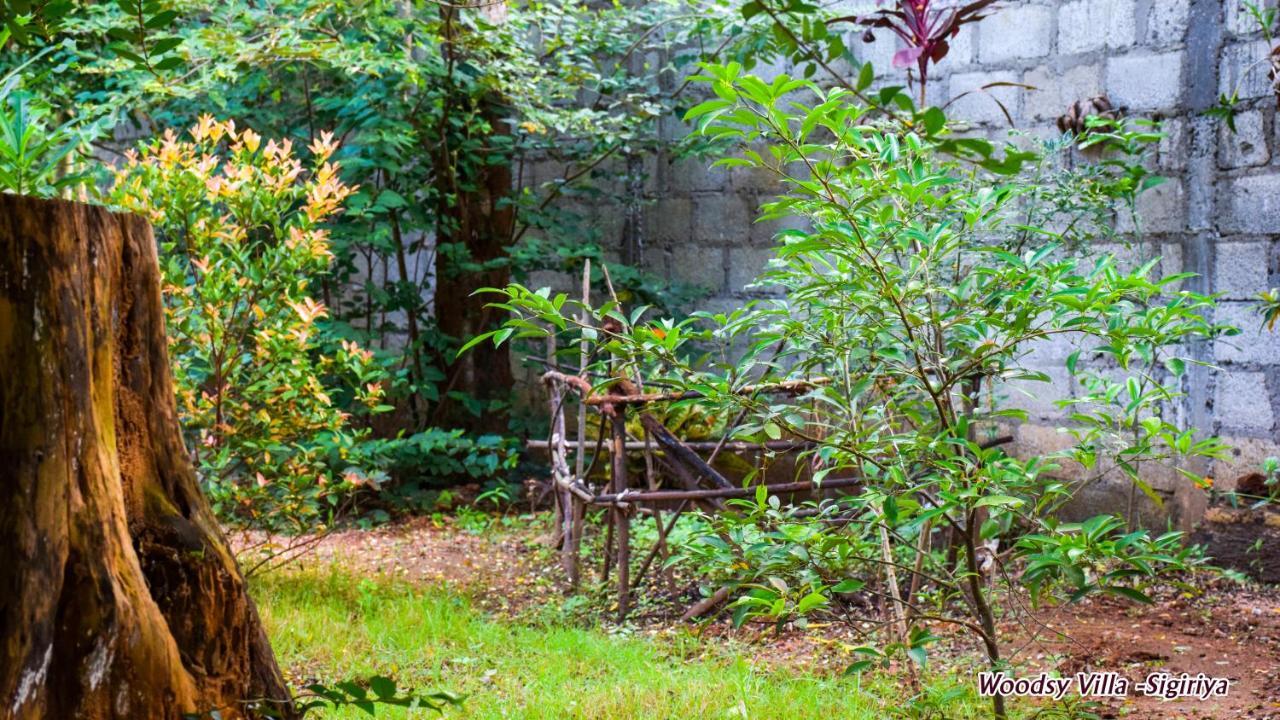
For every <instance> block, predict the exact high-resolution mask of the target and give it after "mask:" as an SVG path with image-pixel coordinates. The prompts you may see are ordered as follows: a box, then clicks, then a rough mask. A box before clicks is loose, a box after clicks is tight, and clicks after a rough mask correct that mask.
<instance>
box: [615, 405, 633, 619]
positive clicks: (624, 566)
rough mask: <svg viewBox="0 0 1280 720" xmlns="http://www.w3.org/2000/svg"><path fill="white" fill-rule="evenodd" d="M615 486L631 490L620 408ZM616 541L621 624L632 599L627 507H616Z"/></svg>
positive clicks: (624, 416) (624, 422)
mask: <svg viewBox="0 0 1280 720" xmlns="http://www.w3.org/2000/svg"><path fill="white" fill-rule="evenodd" d="M612 419H613V447H612V448H611V454H612V456H613V473H612V474H613V477H612V480H613V483H612V488H611V489H612V490H613V492H614V493H616V494H621V493H623V492H624V491H626V490H627V487H628V485H629V483H628V480H627V449H626V445H627V414H626V408H622V407H619V408H617V409H616V412H615V413H614V416H613V418H612ZM610 513H611V514H612V515H613V526H614V533H613V534H614V538H615V540H616V541H617V543H618V553H617V557H618V622H622V621H623V620H625V619H626V617H627V606H628V605H629V604H630V600H631V587H630V585H629V583H630V582H631V567H630V565H631V516H630V514H629V513H628V512H627V510H626V509H625V508H621V507H617V506H615V507H613V508H612V509H611V510H610Z"/></svg>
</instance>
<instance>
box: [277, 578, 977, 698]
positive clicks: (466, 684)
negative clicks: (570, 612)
mask: <svg viewBox="0 0 1280 720" xmlns="http://www.w3.org/2000/svg"><path fill="white" fill-rule="evenodd" d="M254 595H255V597H256V598H257V600H258V603H259V607H260V609H261V611H262V614H263V618H264V620H265V622H266V625H267V630H268V633H269V634H270V636H271V640H272V644H273V645H274V647H275V650H276V654H277V657H278V659H279V661H280V663H281V665H282V666H283V667H284V668H286V671H287V672H288V673H289V674H291V675H292V676H293V677H292V680H293V681H294V682H310V681H311V680H312V679H320V680H322V681H324V682H330V683H332V682H335V681H340V680H346V679H355V678H365V677H368V676H371V675H375V674H385V675H390V676H392V677H394V678H395V679H396V680H397V681H398V682H399V684H400V685H401V687H414V688H417V689H421V690H427V689H438V688H444V689H448V690H451V691H454V692H457V693H461V694H464V695H466V696H467V698H466V701H465V703H464V705H463V707H461V708H459V709H453V710H451V711H449V712H448V713H447V717H466V718H530V719H532V718H546V719H548V720H560V719H563V718H598V719H604V718H680V719H682V720H684V719H690V718H739V719H742V718H769V719H772V718H788V719H796V718H823V719H824V720H834V719H836V718H859V719H861V718H867V719H868V720H878V719H879V718H882V717H886V715H887V714H888V713H889V712H890V711H891V710H893V709H900V708H901V707H902V705H903V702H904V700H905V694H904V693H903V688H901V687H900V686H899V685H898V683H896V682H895V681H894V680H892V679H890V678H882V679H875V680H873V679H871V678H866V679H864V680H861V681H860V680H858V679H853V678H832V677H814V676H806V675H802V674H794V673H790V672H777V671H768V670H764V669H761V668H759V667H757V666H756V665H755V664H754V663H753V662H752V660H751V657H750V652H751V649H750V648H749V647H746V648H741V649H740V651H735V650H733V649H730V648H728V647H727V646H724V645H723V644H713V643H712V642H711V641H707V642H703V641H700V640H698V639H696V638H694V637H692V636H691V635H689V634H688V633H684V632H680V633H675V634H674V635H675V637H664V638H652V637H648V636H637V637H629V636H625V635H610V634H607V633H605V632H603V631H600V630H587V629H579V628H570V627H557V626H541V625H539V626H529V625H523V624H519V623H515V622H511V621H504V620H500V619H494V618H490V617H488V616H486V615H485V614H484V613H482V612H481V611H478V610H476V609H474V608H473V607H472V606H471V604H470V602H469V601H468V600H467V599H466V597H464V596H463V595H461V594H459V593H456V592H453V591H451V590H449V589H448V588H444V587H439V586H429V587H422V586H419V587H414V586H412V585H409V584H407V583H404V582H396V581H390V580H376V581H375V580H372V579H359V578H357V577H355V576H353V575H350V574H346V573H344V572H343V571H339V570H330V571H327V572H320V571H315V570H311V571H290V572H282V573H278V574H274V575H271V576H268V577H264V578H258V579H255V580H254ZM549 601H551V602H558V601H559V598H556V597H551V598H549ZM934 682H935V684H936V685H937V687H936V688H935V689H934V690H933V691H932V693H931V694H935V695H936V694H942V693H946V692H947V691H948V690H954V688H955V686H956V681H955V679H954V678H938V679H936V680H935V681H934ZM985 707H986V706H985V704H979V703H978V702H977V699H976V698H972V697H966V698H963V699H961V700H960V701H959V704H958V705H956V704H953V705H950V706H948V707H947V711H946V713H945V716H946V717H949V718H961V717H983V716H984V715H983V713H982V712H981V711H982V710H985ZM417 714H418V715H419V716H421V717H428V716H429V714H428V713H427V712H425V711H419V713H417ZM322 716H323V717H367V716H366V715H364V714H363V713H362V712H361V711H360V710H357V709H354V708H347V709H345V710H343V711H341V712H333V713H330V714H328V715H322ZM378 716H379V717H384V716H385V717H404V711H403V710H400V709H380V710H379V712H378Z"/></svg>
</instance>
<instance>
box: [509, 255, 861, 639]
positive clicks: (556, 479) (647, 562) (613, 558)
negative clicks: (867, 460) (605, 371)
mask: <svg viewBox="0 0 1280 720" xmlns="http://www.w3.org/2000/svg"><path fill="white" fill-rule="evenodd" d="M601 270H602V274H603V275H604V277H605V282H606V284H607V285H608V286H609V287H608V290H609V294H610V296H611V297H613V295H614V293H613V288H612V282H611V279H610V278H609V274H608V268H607V267H605V266H601ZM590 283H591V265H590V263H589V262H588V263H586V264H585V265H584V267H583V272H582V305H583V311H582V313H581V314H580V316H579V318H578V322H579V323H580V324H581V325H582V327H590V325H589V323H590V322H591V315H590V313H589V312H588V311H587V308H589V307H590V298H591V287H590ZM614 299H615V301H616V297H615V298H614ZM604 329H605V330H610V328H609V327H608V325H607V323H606V327H605V328H604ZM576 345H577V346H576V347H568V348H557V347H556V343H555V339H554V338H550V339H548V342H547V348H546V357H545V358H543V359H540V362H541V364H542V365H544V367H546V368H547V370H546V371H545V372H544V373H543V374H542V382H543V384H544V385H545V386H546V391H547V411H548V413H549V418H550V432H549V433H548V436H547V437H546V438H545V439H536V440H530V441H528V443H527V447H529V448H530V449H535V450H545V451H547V454H548V456H549V459H550V465H551V481H552V495H553V497H554V498H555V505H556V514H555V518H556V520H555V528H554V529H553V531H552V533H551V542H552V544H553V545H554V546H555V547H557V549H558V550H559V554H560V563H561V566H562V568H563V569H564V572H565V576H566V578H567V579H568V582H569V585H570V588H572V589H576V588H577V587H578V586H579V584H580V582H581V574H582V567H583V558H582V547H583V542H582V538H583V532H584V529H585V527H586V524H587V523H586V520H587V517H588V515H587V511H588V510H589V509H590V508H599V509H601V510H603V511H604V517H605V519H606V520H607V524H606V525H605V526H604V528H603V530H604V531H605V539H604V557H603V558H602V561H603V562H602V564H601V566H600V569H601V577H602V578H603V579H604V580H605V581H608V580H610V579H613V580H614V582H615V583H616V587H617V604H618V619H619V621H620V622H621V621H623V620H625V618H626V616H627V613H628V612H629V610H630V608H631V606H632V601H631V600H632V591H633V585H634V584H638V583H640V582H644V581H645V578H646V576H652V575H653V574H654V573H656V574H657V575H658V576H659V577H660V578H661V577H666V578H667V581H668V582H670V577H669V575H667V574H666V572H665V571H664V564H665V563H664V562H659V563H657V564H656V565H655V564H654V560H655V559H657V558H658V557H659V556H661V557H662V559H663V560H664V561H665V560H666V558H667V556H668V548H667V542H668V535H669V534H670V533H671V531H672V529H673V528H674V527H675V524H676V522H677V520H678V519H679V517H680V516H681V515H682V514H683V513H684V512H686V511H687V510H688V509H689V508H691V507H693V506H698V507H701V508H704V509H707V510H710V511H716V510H720V509H723V508H724V502H725V500H728V499H732V498H748V497H754V496H755V494H756V492H757V488H758V487H759V485H760V484H764V483H762V482H757V483H756V484H752V485H749V486H743V485H741V484H739V483H736V482H735V481H734V480H731V479H730V478H729V477H726V476H725V474H724V473H723V472H722V471H721V470H720V469H717V466H716V465H715V464H714V463H715V461H716V459H717V457H719V456H720V454H721V453H722V452H731V453H742V454H746V455H754V456H756V457H758V458H759V460H758V461H753V462H758V463H764V462H765V458H766V457H772V456H774V455H777V454H783V453H791V452H796V451H803V450H805V449H808V448H810V447H812V443H811V442H809V441H807V440H802V439H794V440H792V439H778V440H768V441H762V442H751V441H744V440H735V439H731V433H728V434H726V435H725V436H723V437H719V438H713V439H705V440H683V439H681V438H679V437H677V435H676V433H674V432H672V430H671V429H670V428H668V427H667V426H666V425H664V424H663V422H662V420H661V419H660V416H661V414H660V413H655V412H653V411H652V408H653V407H655V406H659V405H662V404H665V403H670V402H676V401H681V400H694V399H698V398H701V397H703V395H702V394H701V393H697V392H670V391H658V392H653V391H646V388H645V386H644V383H643V382H642V378H640V377H629V376H628V375H629V373H634V370H628V369H627V367H628V365H627V363H626V361H625V359H624V358H621V357H614V358H611V359H610V361H609V362H610V365H611V370H610V371H609V377H603V376H599V375H588V374H586V373H583V374H571V373H566V372H564V371H562V369H561V368H562V367H563V365H561V364H560V362H559V360H558V359H557V356H560V357H564V356H565V354H566V353H570V352H572V351H573V350H577V351H578V352H577V353H576V354H577V356H578V357H577V365H578V368H586V367H588V364H589V363H588V361H589V360H590V359H591V357H590V356H591V351H590V348H589V343H588V341H587V337H586V333H584V336H583V338H582V339H581V340H580V341H578V342H577V343H576ZM579 372H581V371H579ZM593 379H594V382H593ZM827 383H829V380H828V379H827V378H815V379H812V380H791V381H786V382H780V383H767V384H757V385H747V386H743V387H740V388H737V389H736V390H734V392H735V394H738V395H742V396H754V395H774V396H776V395H793V396H798V395H802V394H804V393H807V392H809V391H811V390H813V389H814V388H817V387H821V386H823V385H825V384H827ZM593 411H594V413H596V414H598V416H599V417H600V418H601V420H603V421H604V422H603V423H602V424H601V425H600V428H601V431H600V435H601V436H600V437H594V438H593V437H587V427H588V422H587V416H588V415H589V414H591V413H592V412H593ZM570 412H573V413H574V417H572V418H570V416H569V413H570ZM742 417H743V414H741V413H740V414H739V415H738V418H737V419H736V420H735V421H734V422H733V426H736V425H737V424H738V423H739V422H741V420H742ZM629 418H634V419H637V420H639V425H640V429H639V430H638V431H636V432H635V435H636V436H632V433H631V432H630V431H629V430H628V419H629ZM571 427H572V428H573V429H574V430H576V432H575V433H574V436H573V437H571V436H570V435H569V429H570V428H571ZM633 427H634V426H633ZM731 429H732V428H731ZM571 453H572V466H571V461H570V454H571ZM636 458H643V462H644V470H643V473H644V482H642V483H638V484H636V483H633V482H632V480H633V478H632V477H631V474H632V473H631V467H629V465H628V463H629V462H631V461H632V460H634V459H636ZM602 461H603V462H602ZM597 466H600V467H603V468H607V469H608V480H607V482H599V481H597V482H598V483H599V484H596V485H593V483H592V482H591V479H590V477H589V476H591V475H592V473H593V471H594V470H595V469H596V468H597ZM761 466H762V467H763V465H761ZM664 481H667V482H669V483H674V486H673V485H672V484H666V483H664ZM859 484H861V480H859V479H857V478H838V479H827V480H826V481H824V482H822V483H820V484H815V483H812V482H809V481H801V482H789V483H783V484H774V485H768V487H769V491H770V492H773V493H798V494H813V493H818V492H822V491H826V490H836V489H840V488H850V487H855V486H857V485H859ZM640 513H643V514H644V515H645V516H647V517H651V518H653V521H654V522H655V524H656V526H657V529H658V532H657V539H656V541H655V542H654V543H653V545H652V546H651V547H647V548H646V549H645V550H644V552H643V559H642V560H641V561H640V562H639V566H638V570H637V572H636V573H635V574H634V575H633V574H632V568H631V565H632V556H633V551H634V549H635V548H633V546H632V544H633V540H634V538H633V534H632V532H631V521H632V519H633V518H634V517H635V516H636V515H637V514H640ZM646 544H647V543H646ZM653 568H656V569H653ZM651 569H653V570H652V572H651ZM610 576H612V578H611V577H610Z"/></svg>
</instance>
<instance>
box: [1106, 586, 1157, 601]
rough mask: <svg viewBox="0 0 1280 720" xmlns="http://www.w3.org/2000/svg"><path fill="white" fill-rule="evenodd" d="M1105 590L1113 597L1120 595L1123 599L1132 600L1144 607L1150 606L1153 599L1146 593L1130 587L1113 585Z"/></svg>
mask: <svg viewBox="0 0 1280 720" xmlns="http://www.w3.org/2000/svg"><path fill="white" fill-rule="evenodd" d="M1104 589H1105V590H1106V592H1109V593H1111V594H1112V595H1119V596H1121V597H1126V598H1129V599H1130V600H1133V601H1135V602H1140V603H1142V604H1144V605H1150V604H1151V603H1152V600H1151V598H1150V597H1148V596H1147V595H1146V594H1145V593H1143V592H1141V591H1139V590H1135V589H1133V588H1130V587H1123V586H1120V585H1111V586H1108V587H1106V588H1104Z"/></svg>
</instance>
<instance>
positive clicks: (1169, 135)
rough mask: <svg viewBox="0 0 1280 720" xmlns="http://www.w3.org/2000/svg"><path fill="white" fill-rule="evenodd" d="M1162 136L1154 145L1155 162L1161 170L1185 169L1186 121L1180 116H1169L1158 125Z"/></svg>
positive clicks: (1187, 142)
mask: <svg viewBox="0 0 1280 720" xmlns="http://www.w3.org/2000/svg"><path fill="white" fill-rule="evenodd" d="M1160 131H1161V132H1162V133H1164V137H1162V138H1160V144H1159V145H1158V146H1157V147H1156V162H1157V164H1158V165H1159V166H1160V168H1161V169H1162V170H1175V171H1176V170H1185V169H1186V168H1187V153H1188V152H1189V147H1190V141H1189V138H1188V135H1189V132H1188V130H1187V121H1186V120H1184V119H1182V118H1170V119H1168V120H1165V121H1164V122H1163V123H1161V125H1160Z"/></svg>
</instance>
